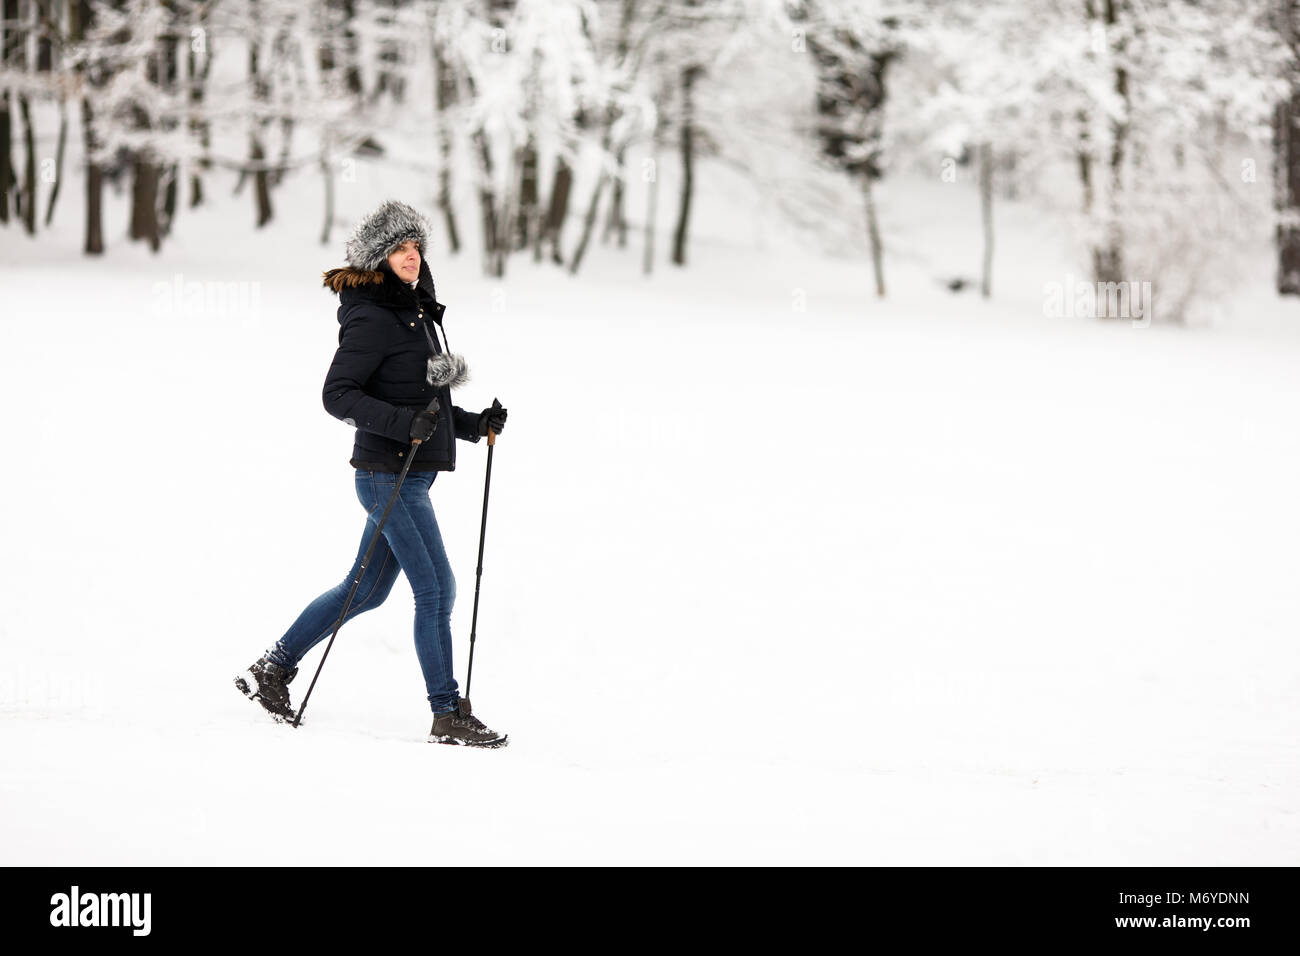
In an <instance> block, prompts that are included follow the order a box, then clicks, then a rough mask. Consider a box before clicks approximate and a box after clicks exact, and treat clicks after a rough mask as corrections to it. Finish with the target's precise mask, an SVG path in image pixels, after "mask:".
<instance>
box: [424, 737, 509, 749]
mask: <svg viewBox="0 0 1300 956" xmlns="http://www.w3.org/2000/svg"><path fill="white" fill-rule="evenodd" d="M429 743H431V744H450V745H451V746H453V747H479V748H481V749H483V750H496V749H498V748H499V747H506V746H509V744H510V736H509V735H508V734H507V735H506V736H505V737H498V738H497V739H496V740H482V741H474V740H462V739H461V738H460V737H452V736H450V735H447V734H443V735H441V736H436V735H430V737H429Z"/></svg>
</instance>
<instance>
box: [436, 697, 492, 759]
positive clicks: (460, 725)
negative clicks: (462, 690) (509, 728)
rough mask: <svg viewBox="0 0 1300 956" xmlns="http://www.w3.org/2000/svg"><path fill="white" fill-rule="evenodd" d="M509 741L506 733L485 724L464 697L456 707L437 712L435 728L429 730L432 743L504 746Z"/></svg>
mask: <svg viewBox="0 0 1300 956" xmlns="http://www.w3.org/2000/svg"><path fill="white" fill-rule="evenodd" d="M508 742H509V738H508V737H507V736H506V735H505V734H499V733H497V732H496V731H495V730H489V729H488V728H487V727H484V726H483V721H481V720H479V719H478V718H477V717H475V716H474V714H473V713H472V712H471V710H470V706H469V700H468V699H466V698H464V697H462V698H461V699H460V703H458V704H457V705H456V709H455V710H453V711H450V712H448V713H446V714H436V715H434V718H433V729H432V730H430V731H429V743H431V744H459V745H461V746H462V747H504V746H506V744H507V743H508Z"/></svg>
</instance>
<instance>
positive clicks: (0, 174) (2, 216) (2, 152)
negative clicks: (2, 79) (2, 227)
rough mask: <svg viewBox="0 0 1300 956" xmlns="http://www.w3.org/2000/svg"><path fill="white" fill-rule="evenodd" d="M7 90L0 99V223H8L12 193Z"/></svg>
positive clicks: (11, 116)
mask: <svg viewBox="0 0 1300 956" xmlns="http://www.w3.org/2000/svg"><path fill="white" fill-rule="evenodd" d="M9 98H10V94H9V91H8V90H5V91H4V95H3V96H2V97H0V223H7V222H8V221H9V194H10V193H12V192H13V191H14V171H13V170H14V167H13V160H12V159H11V157H12V155H13V114H12V113H11V112H10V109H9Z"/></svg>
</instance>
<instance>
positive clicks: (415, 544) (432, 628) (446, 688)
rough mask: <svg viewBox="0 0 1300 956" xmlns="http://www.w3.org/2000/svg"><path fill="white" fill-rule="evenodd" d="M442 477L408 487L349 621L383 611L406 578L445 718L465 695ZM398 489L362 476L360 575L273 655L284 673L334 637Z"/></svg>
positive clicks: (386, 477)
mask: <svg viewBox="0 0 1300 956" xmlns="http://www.w3.org/2000/svg"><path fill="white" fill-rule="evenodd" d="M436 475H437V472H433V471H412V472H409V473H408V474H407V476H406V480H405V481H403V482H402V490H401V492H400V493H399V495H398V498H397V501H395V502H394V503H393V510H392V511H390V512H389V513H388V520H387V521H386V522H384V532H383V536H382V537H381V538H380V539H379V542H378V544H376V545H375V553H374V555H373V557H371V559H370V564H369V565H368V566H367V567H366V570H365V574H364V575H363V576H362V578H361V583H360V584H358V585H357V593H356V595H355V596H354V597H353V598H352V605H351V607H349V608H348V616H347V620H348V621H350V620H352V618H354V617H356V616H357V615H358V614H363V613H365V612H366V611H369V610H371V609H372V608H377V607H379V605H381V604H383V603H384V599H385V598H387V597H388V592H389V591H391V590H392V589H393V582H394V581H396V580H397V574H398V572H399V571H404V572H406V579H407V581H409V582H410V584H411V591H412V593H413V594H414V595H415V654H416V656H417V657H418V658H419V659H420V669H421V670H423V671H424V684H425V688H426V689H427V690H428V693H429V706H430V707H432V708H433V712H434V713H435V714H444V713H446V712H448V711H451V710H455V709H456V703H457V701H458V700H459V699H460V695H459V693H458V692H457V691H458V688H457V685H456V678H455V677H453V676H452V672H451V608H452V605H453V604H455V603H456V578H455V577H454V576H453V575H452V573H451V564H450V563H449V562H448V561H447V552H446V550H445V549H444V548H443V546H442V535H441V534H440V533H439V531H438V521H437V519H436V518H435V517H434V514H433V502H431V501H430V500H429V486H430V485H432V484H433V479H434V477H435V476H436ZM396 483H397V475H395V474H389V473H387V472H382V471H361V470H358V471H357V478H356V485H357V500H359V501H360V502H361V506H362V507H363V508H365V509H366V527H365V530H364V531H363V532H362V534H361V545H360V547H358V548H357V557H356V560H355V561H353V562H352V570H351V571H349V572H348V576H347V577H346V578H345V579H344V580H343V581H342V582H340V583H339V584H336V585H335V586H334V587H332V588H330V589H329V590H328V591H326V592H325V593H324V594H322V595H321V596H320V597H318V598H316V600H314V601H312V602H311V603H310V604H309V605H307V607H306V608H305V609H304V610H303V612H302V613H301V614H299V615H298V620H296V621H294V622H293V626H292V627H290V628H289V630H288V631H286V632H285V634H284V636H283V637H281V638H280V640H279V641H277V642H276V644H275V646H274V647H273V648H271V649H270V650H268V651H267V655H266V656H267V657H268V658H269V659H270V660H271V661H273V662H274V663H276V664H279V665H280V666H281V667H289V668H292V667H296V666H297V664H298V662H299V661H300V660H302V658H303V656H304V655H305V654H306V653H307V652H308V651H309V650H311V649H312V648H313V647H315V646H316V645H317V644H319V643H320V642H321V641H323V640H325V638H327V637H329V636H330V635H331V634H333V633H334V625H335V624H336V623H337V622H338V619H339V615H340V614H341V613H343V603H344V602H345V601H346V600H347V597H348V591H350V590H351V588H352V582H353V581H355V580H356V577H357V574H359V573H360V572H361V561H362V559H363V558H364V557H365V555H366V549H367V548H368V547H370V540H371V538H373V537H374V534H375V529H376V528H377V527H378V525H379V518H380V516H381V515H382V514H383V513H384V508H385V506H387V504H388V500H389V499H390V498H391V497H392V496H393V486H394V485H395V484H396Z"/></svg>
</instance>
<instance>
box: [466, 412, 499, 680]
mask: <svg viewBox="0 0 1300 956" xmlns="http://www.w3.org/2000/svg"><path fill="white" fill-rule="evenodd" d="M492 407H493V408H500V407H501V402H500V401H498V400H497V399H495V398H494V399H492ZM487 440H488V457H487V477H485V478H484V479H483V523H482V524H481V525H479V529H478V570H477V571H476V572H475V574H474V616H473V617H472V618H471V619H470V625H469V670H468V671H467V672H466V673H465V699H466V700H468V699H469V682H470V680H472V679H473V677H474V636H475V632H476V631H477V630H478V586H479V582H480V581H481V580H482V579H483V539H484V537H486V536H487V506H488V490H489V489H490V488H491V487H492V449H493V448H495V447H496V443H497V433H496V432H494V431H493V430H492V429H491V428H489V429H488V433H487Z"/></svg>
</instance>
